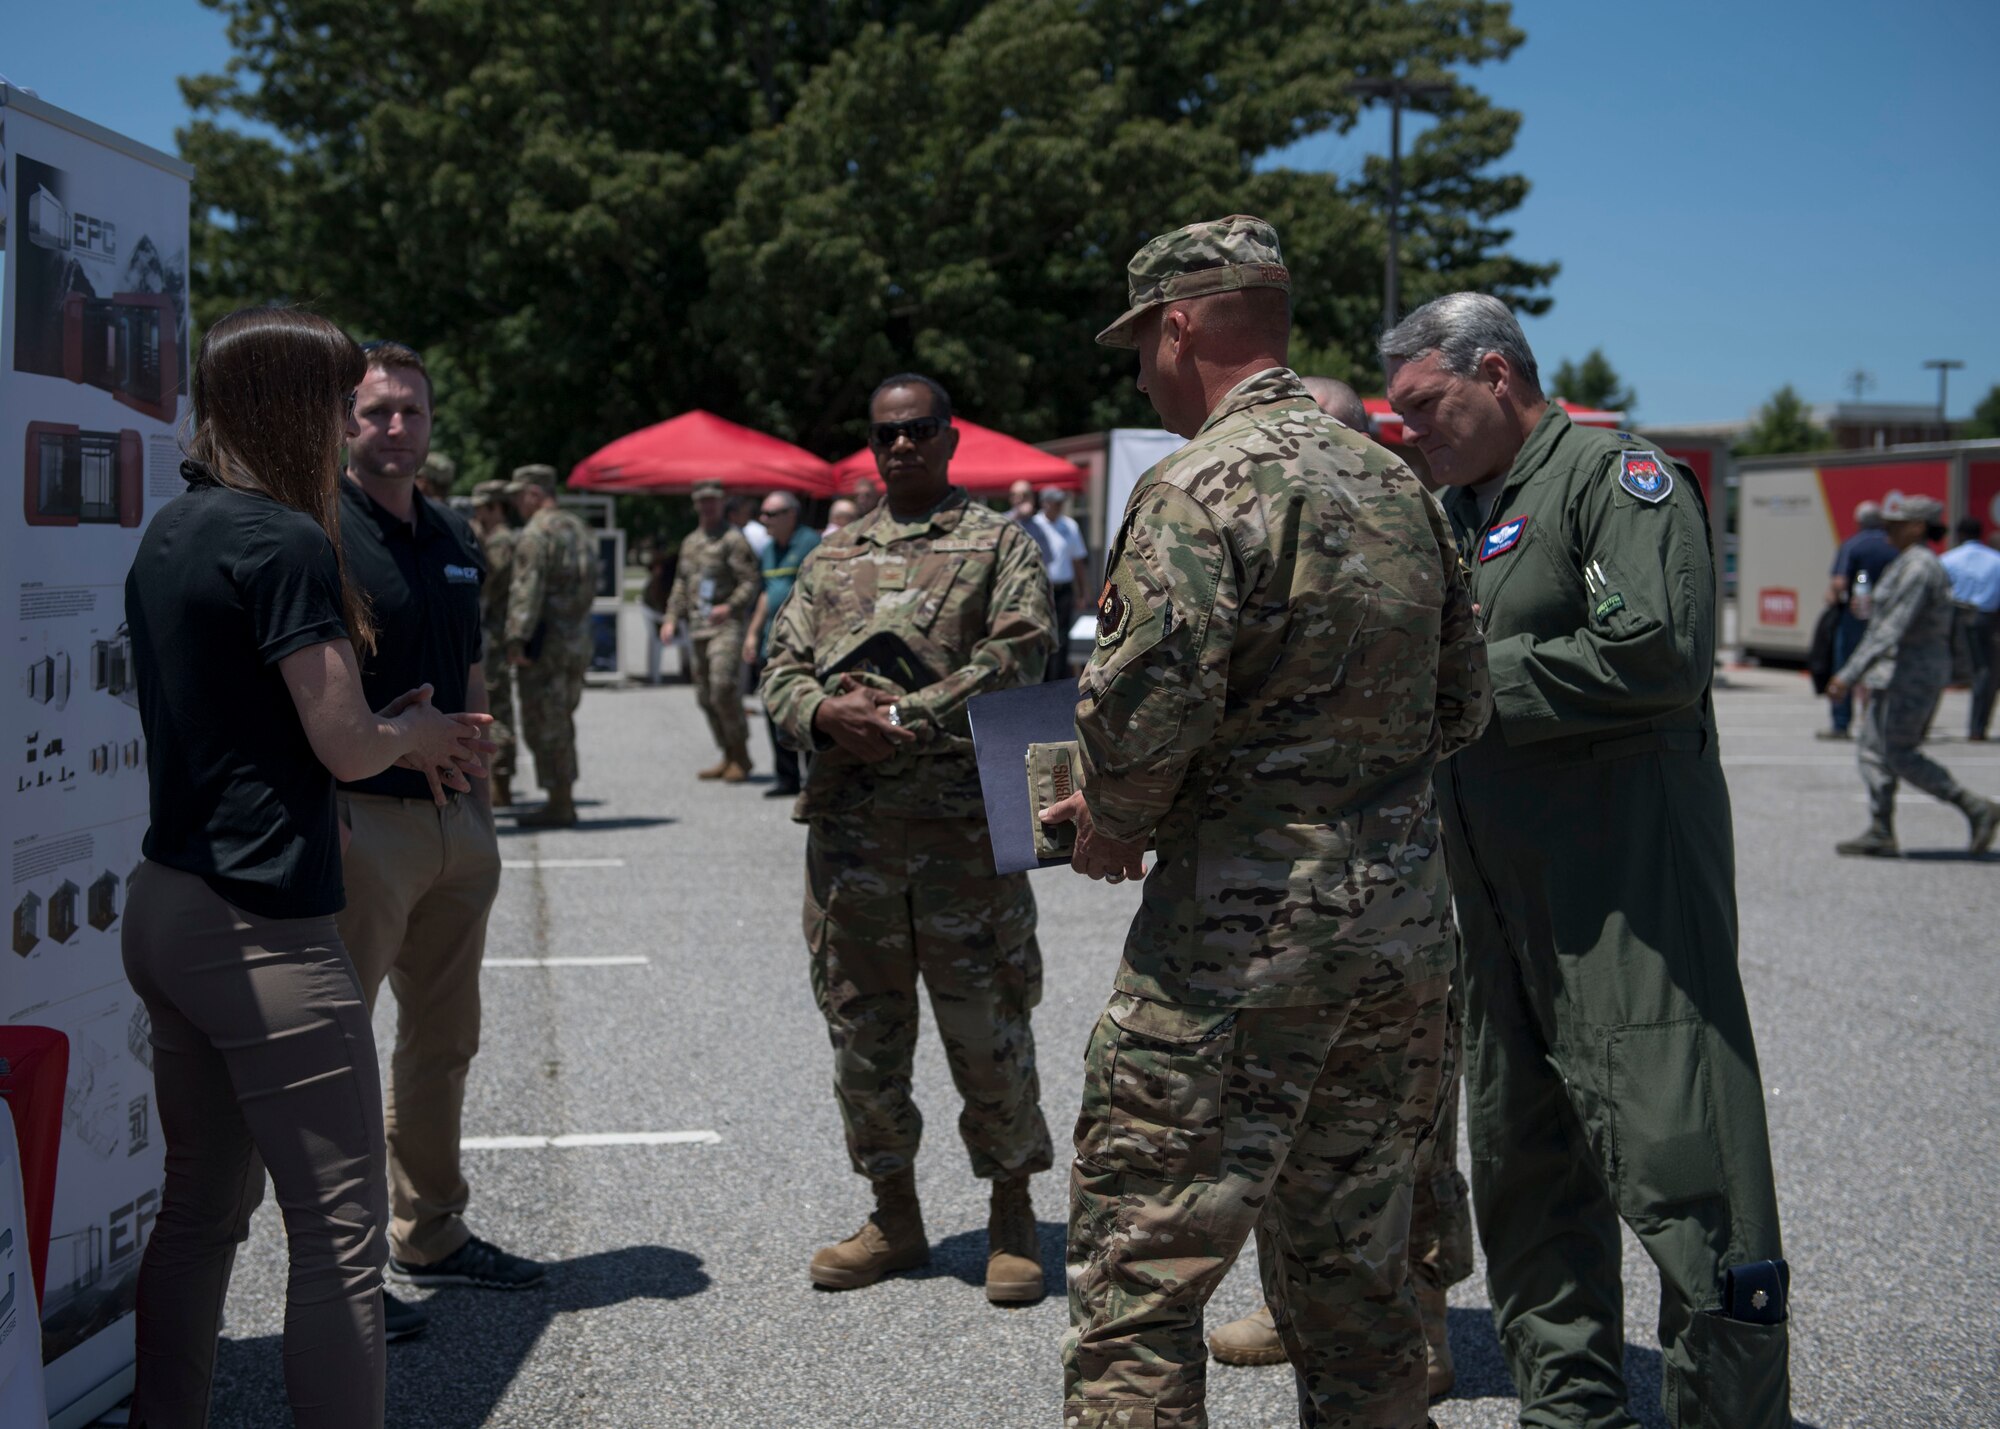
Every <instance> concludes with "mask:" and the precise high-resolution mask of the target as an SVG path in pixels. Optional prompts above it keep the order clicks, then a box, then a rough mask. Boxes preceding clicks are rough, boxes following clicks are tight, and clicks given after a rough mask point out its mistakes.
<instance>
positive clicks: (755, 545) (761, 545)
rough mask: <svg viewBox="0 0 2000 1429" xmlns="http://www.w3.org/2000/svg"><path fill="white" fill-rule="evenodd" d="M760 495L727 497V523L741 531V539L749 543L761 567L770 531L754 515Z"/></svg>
mask: <svg viewBox="0 0 2000 1429" xmlns="http://www.w3.org/2000/svg"><path fill="white" fill-rule="evenodd" d="M761 499H762V498H761V497H756V496H732V497H730V498H729V524H730V525H732V526H734V527H735V528H736V529H737V530H739V531H741V532H742V533H743V539H744V540H746V541H748V542H749V543H750V549H751V550H752V551H753V552H755V553H756V556H757V565H758V567H759V568H760V569H761V568H762V567H763V564H764V557H765V555H766V554H768V553H769V551H770V549H771V533H770V531H769V530H768V529H766V527H765V525H764V523H763V522H762V521H759V520H758V519H757V516H756V511H757V503H758V502H759V501H760V500H761Z"/></svg>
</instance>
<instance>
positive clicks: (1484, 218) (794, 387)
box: [181, 0, 1555, 480]
mask: <svg viewBox="0 0 2000 1429" xmlns="http://www.w3.org/2000/svg"><path fill="white" fill-rule="evenodd" d="M203 3H205V4H208V5H210V6H211V7H212V8H215V9H218V10H221V11H223V12H224V13H225V14H226V15H227V16H228V20H229V25H228V28H229V37H230V41H231V45H232V47H233V49H234V51H235V53H234V55H233V57H232V59H231V60H230V62H229V65H228V67H227V72H226V73H225V74H222V75H210V76H203V77H199V78H194V79H189V80H184V81H183V89H184V91H185V92H186V94H187V97H188V99H189V101H190V103H191V104H192V105H193V106H194V107H195V109H196V112H197V118H196V119H195V121H194V122H193V123H191V124H190V125H189V126H188V127H187V128H186V129H184V130H183V131H182V133H181V147H182V152H183V153H184V155H185V156H186V157H187V158H188V159H189V160H190V161H191V162H193V163H194V164H195V165H196V167H197V171H198V172H197V179H196V201H197V213H198V222H197V232H196V238H195V256H196V263H197V268H198V272H197V274H196V276H195V293H196V297H197V305H198V315H199V316H201V317H203V318H212V317H213V316H215V315H217V314H219V313H221V312H223V311H227V310H228V309H230V308H232V307H235V306H239V305H241V304H243V303H245V302H253V301H264V300H269V299H272V298H290V299H297V300H302V301H308V302H311V303H313V304H315V305H316V306H318V307H320V308H321V309H322V310H323V311H326V312H327V313H329V315H331V316H333V317H335V318H336V319H338V320H340V321H341V322H343V323H346V324H347V325H349V326H350V327H351V328H352V329H354V330H355V331H356V332H357V333H359V334H361V335H364V336H385V337H394V338H397V339H399V340H402V341H405V342H409V343H412V344H414V345H417V346H419V347H421V348H423V349H424V350H425V351H426V352H427V353H428V354H432V355H433V356H434V361H435V365H436V366H437V368H438V370H439V372H440V381H439V384H438V387H439V411H438V440H439V442H440V444H441V445H448V446H449V449H450V450H451V451H452V452H453V453H454V455H456V456H458V458H459V465H460V471H461V473H462V475H463V476H464V477H465V478H466V479H467V480H476V479H479V478H481V477H483V476H487V475H490V474H492V473H493V472H495V471H503V470H505V469H506V468H508V467H511V466H512V465H513V464H515V463H517V462H521V461H531V460H542V461H551V462H554V463H555V464H556V465H557V466H558V468H559V469H561V468H563V467H566V466H567V464H569V463H571V462H573V461H575V460H576V459H578V458H579V457H581V456H583V455H586V454H587V453H588V452H589V451H591V450H593V449H594V448H595V447H596V446H598V445H599V444H601V443H602V442H603V441H606V440H608V439H610V438H611V437H613V436H616V435H618V434H620V433H622V432H625V431H629V430H631V429H633V428H636V427H639V426H642V425H645V424H647V423H649V422H654V421H658V420H661V419H662V418H664V417H666V416H669V415H672V414H673V413H675V412H678V411H682V410H686V409H687V408H690V407H697V406H699V407H706V408H709V409H711V410H713V411H716V412H719V413H721V414H723V415H725V416H728V417H731V418H734V419H736V420H740V421H745V422H748V423H750V424H752V425H755V426H758V427H761V428H763V429H765V430H769V431H773V432H776V433H778V434H780V435H783V436H786V437H788V438H790V439H792V440H795V441H799V442H802V443H803V444H805V445H807V446H809V447H811V448H812V449H814V450H816V451H818V452H820V453H822V454H823V455H827V456H840V455H845V454H846V453H847V452H848V451H851V450H853V449H854V448H855V447H856V446H858V445H859V444H860V440H861V435H862V429H863V426H864V424H865V413H864V411H863V406H864V403H865V399H866V397H867V394H868V392H869V390H870V388H871V387H872V386H873V383H874V381H875V379H876V378H877V377H878V376H879V375H880V374H882V373H884V372H888V371H893V370H895V369H897V368H902V367H916V368H920V369H923V370H927V371H930V372H932V373H934V374H935V375H936V376H938V377H939V378H940V379H941V380H943V381H944V382H945V383H946V384H947V386H949V387H950V388H951V389H952V390H953V393H954V397H955V399H956V400H957V402H958V405H959V406H960V407H961V408H962V409H963V410H964V411H965V413H966V414H967V415H968V416H971V417H974V418H977V419H979V420H982V421H988V422H991V423H993V424H995V425H998V426H1001V427H1004V428H1006V429H1007V430H1009V431H1011V432H1014V433H1016V434H1018V435H1021V436H1024V437H1028V438H1030V439H1041V438H1047V437H1052V436H1057V435H1062V434H1065V433H1069V432H1076V431H1082V430H1090V429H1092V428H1096V427H1101V426H1104V425H1108V424H1110V423H1113V422H1121V421H1122V422H1131V421H1144V422H1150V421H1151V413H1150V409H1149V408H1148V406H1147V404H1146V401H1145V398H1144V397H1143V395H1141V394H1140V393H1139V392H1137V391H1136V389H1135V387H1134V384H1133V381H1132V377H1133V368H1132V362H1131V359H1130V357H1129V356H1127V355H1124V354H1118V353H1111V352H1107V351H1105V350H1103V349H1100V348H1097V347H1095V346H1094V345H1093V344H1092V342H1091V337H1092V335H1093V334H1094V333H1095V332H1096V331H1097V330H1098V328H1100V327H1101V326H1103V325H1104V323H1106V322H1108V321H1109V320H1110V319H1111V318H1112V317H1113V316H1115V315H1116V314H1117V313H1118V311H1119V310H1120V309H1121V308H1122V306H1123V296H1124V291H1125V282H1124V264H1125V261H1126V259H1127V258H1128V257H1129V256H1130V255H1131V253H1132V251H1133V250H1134V249H1136V248H1137V247H1138V246H1139V245H1140V244H1141V243H1143V242H1144V241H1145V240H1146V239H1147V238H1148V237H1150V236H1152V235H1153V234H1155V233H1157V232H1161V231H1164V230H1166V229H1169V228H1172V227H1175V226H1177V225H1178V224H1180V223H1182V222H1185V221H1187V220H1189V219H1191V218H1195V217H1200V216H1209V215H1215V214H1221V213H1229V212H1232V211H1242V212H1254V213H1260V214H1263V215H1264V216H1266V217H1268V218H1270V219H1271V220H1272V221H1273V223H1275V224H1276V225H1277V227H1278V230H1279V233H1280V235H1281V236H1282V239H1283V242H1284V244H1285V249H1286V257H1287V261H1288V263H1289V265H1290V266H1291V268H1292V271H1293V275H1294V284H1295V318H1296V323H1297V327H1298V334H1299V339H1300V344H1301V348H1302V350H1303V351H1307V352H1310V353H1312V354H1313V355H1314V357H1315V359H1318V360H1326V361H1329V362H1335V361H1337V362H1339V363H1342V364H1344V365H1345V366H1346V367H1347V368H1348V369H1350V370H1353V371H1365V372H1372V371H1374V370H1375V369H1376V360H1375V356H1374V352H1373V347H1372V344H1373V338H1374V335H1375V332H1376V331H1377V329H1378V327H1379V323H1380V316H1381V314H1380V307H1379V303H1380V300H1379V297H1378V293H1379V287H1380V279H1379V275H1380V272H1381V266H1382V257H1383V242H1384V237H1383V234H1384V225H1383V219H1382V210H1381V194H1380V186H1381V177H1382V176H1381V172H1380V167H1379V166H1376V165H1370V166H1369V168H1368V170H1367V172H1366V173H1365V174H1364V176H1363V177H1362V179H1361V180H1360V181H1359V182H1357V183H1355V184H1353V185H1351V186H1343V185H1342V184H1341V183H1340V182H1339V181H1337V180H1335V179H1333V178H1330V177H1329V176H1327V175H1324V174H1308V173H1299V172H1293V171H1287V170H1283V169H1278V170H1270V169H1260V168H1259V160H1260V159H1261V158H1262V157H1263V156H1266V155H1268V154H1269V153H1271V152H1272V151H1273V150H1275V149H1278V148H1280V147H1282V146H1284V145H1286V144H1288V143H1290V142H1292V141H1293V140H1295V139H1297V138H1300V137H1303V136H1306V135H1310V134H1313V133H1316V132H1319V131H1322V130H1326V129H1336V130H1345V129H1347V128H1349V127H1351V126H1352V125H1353V124H1354V123H1355V121H1356V118H1357V116H1358V114H1359V112H1360V107H1359V102H1358V101H1357V100H1356V98H1355V97H1354V96H1353V95H1352V94H1351V93H1350V92H1349V91H1348V89H1347V87H1346V76H1349V75H1353V74H1370V73H1385V72H1388V71H1390V70H1391V69H1392V68H1393V69H1395V70H1397V71H1398V72H1409V73H1412V74H1422V75H1424V76H1432V77H1434V76H1441V75H1445V74H1447V73H1449V71H1450V67H1453V66H1468V65H1477V64H1480V63H1484V62H1488V61H1492V60H1497V59H1500V58H1503V57H1504V56H1505V55H1506V54H1507V53H1508V52H1509V51H1511V50H1512V49H1513V48H1514V46H1515V45H1517V44H1519V43H1520V41H1521V39H1522V35H1521V32H1520V31H1519V30H1517V29H1515V28H1514V27H1513V26H1512V25H1511V23H1510V22H1509V20H1508V8H1509V7H1508V6H1507V5H1505V4H1501V3H1493V0H1298V3H1294V4H1291V5H1285V6H1275V5H1254V6H1244V5H1187V4H1183V3H1172V4H1169V3H1160V0H1151V3H1147V2H1146V0H1093V3H1090V4H1083V5H1080V4H1078V3H1076V0H990V3H980V0H811V3H806V0H789V3H787V0H774V3H761V0H760V3H749V0H658V3H654V4H650V5H614V4H609V3H594V4H585V5H572V6H548V5H546V4H545V3H542V0H482V3H480V4H476V5H474V4H456V3H452V4H447V3H437V4H424V5H410V4H408V3H406V0H349V3H345V4H342V5H340V6H334V5H332V4H330V3H326V0H203ZM1432 107H1433V109H1434V112H1435V113H1436V115H1437V123H1436V124H1435V125H1434V126H1432V127H1431V128H1430V129H1429V130H1428V132H1426V133H1425V134H1423V135H1422V136H1421V137H1420V138H1419V139H1418V141H1417V142H1416V143H1415V144H1414V145H1413V146H1412V149H1411V153H1410V155H1409V156H1408V158H1407V159H1406V162H1405V176H1406V191H1407V202H1408V205H1409V208H1408V226H1407V232H1406V239H1405V242H1406V245H1407V246H1406V250H1405V252H1406V260H1407V262H1408V266H1409V279H1408V282H1407V288H1408V291H1409V293H1410V296H1411V299H1412V300H1413V301H1421V300H1423V299H1424V298H1426V297H1429V296H1432V295H1434V294H1435V293H1436V292H1442V291H1446V290H1448V289H1451V288H1457V287H1480V288H1483V289H1485V290H1487V291H1494V292H1498V293H1500V294H1501V295H1502V296H1503V297H1505V298H1506V299H1507V300H1508V301H1509V302H1511V303H1513V304H1514V305H1515V306H1516V307H1518V308H1520V309H1522V310H1523V311H1527V312H1539V311H1541V310H1542V309H1544V308H1546V307H1547V305H1548V299H1547V298H1546V296H1544V295H1543V294H1542V291H1541V290H1542V289H1543V288H1545V287H1546V285H1547V283H1548V282H1549V280H1550V278H1551V277H1552V276H1553V275H1554V273H1555V268H1554V266H1553V265H1550V264H1535V263H1530V262H1526V261H1524V260H1521V259H1518V258H1515V257H1512V256H1510V255H1508V254H1507V253H1506V252H1505V251H1504V250H1505V247H1506V245H1507V244H1508V243H1509V242H1510V241H1511V238H1512V235H1511V233H1510V232H1509V231H1508V230H1507V229H1505V228H1504V227H1501V226H1499V223H1498V221H1499V219H1500V218H1501V217H1502V216H1503V215H1505V214H1506V213H1507V212H1509V211H1510V210H1511V209H1513V208H1514V207H1515V206H1516V205H1518V204H1519V202H1520V201H1521V198H1522V196H1523V195H1524V194H1525V192H1526V187H1527V185H1526V181H1525V180H1524V179H1521V178H1520V177H1518V176H1514V175H1507V174H1498V173H1494V172H1491V170H1492V169H1493V167H1494V165H1495V164H1496V163H1497V161H1499V160H1501V159H1502V158H1504V156H1505V155H1506V153H1507V151H1508V149H1509V148H1510V147H1511V145H1512V142H1513V137H1514V132H1515V128H1516V126H1517V125H1518V116H1517V115H1514V114H1513V113H1511V112H1509V111H1505V110H1500V109H1495V108H1493V107H1492V106H1491V105H1490V104H1488V103H1487V102H1486V100H1485V99H1484V98H1483V96H1481V95H1480V94H1478V93H1477V91H1475V90H1474V89H1472V88H1471V87H1470V86H1469V85H1466V84H1464V83H1462V82H1461V83H1459V84H1458V85H1457V86H1456V88H1455V89H1454V91H1453V92H1452V93H1451V94H1449V95H1447V96H1445V97H1444V98H1443V99H1442V100H1440V101H1437V102H1435V103H1434V104H1433V106H1432ZM225 120H247V121H250V122H251V123H252V124H253V125H255V126H257V131H256V132H254V133H245V132H241V131H240V130H238V129H236V128H233V127H230V125H229V124H228V123H225V122H224V121H225Z"/></svg>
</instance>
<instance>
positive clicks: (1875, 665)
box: [1826, 495, 2000, 858]
mask: <svg viewBox="0 0 2000 1429" xmlns="http://www.w3.org/2000/svg"><path fill="white" fill-rule="evenodd" d="M1943 523H1944V506H1943V505H1942V504H1941V503H1940V502H1938V501H1937V500H1935V499H1934V498H1932V497H1929V496H1901V495H1896V496H1891V497H1890V498H1889V500H1888V501H1887V502H1885V503H1884V504H1883V508H1882V527H1883V530H1884V531H1885V532H1887V534H1888V537H1889V539H1890V540H1891V541H1893V542H1894V543H1895V545H1896V548H1897V550H1898V551H1899V552H1900V554H1899V555H1898V556H1897V557H1896V559H1895V560H1893V561H1891V562H1890V563H1889V567H1888V569H1887V570H1885V571H1883V572H1882V581H1881V584H1880V585H1878V586H1877V587H1876V588H1875V606H1874V614H1873V615H1872V616H1870V618H1869V621H1868V633H1867V634H1866V635H1864V636H1863V637H1862V639H1861V643H1860V644H1859V645H1858V646H1856V647H1855V650H1854V654H1853V655H1851V656H1849V657H1848V661H1847V663H1846V664H1845V665H1843V666H1841V667H1840V670H1839V671H1838V672H1837V673H1836V674H1835V675H1834V677H1833V679H1832V681H1830V682H1829V683H1828V685H1827V689H1826V692H1827V695H1828V696H1829V697H1830V698H1832V699H1835V700H1838V699H1840V698H1842V697H1843V696H1845V695H1846V694H1847V692H1848V691H1849V690H1851V689H1853V688H1854V686H1855V685H1857V684H1865V685H1867V686H1868V688H1869V689H1870V690H1872V691H1873V692H1874V693H1873V694H1872V696H1871V697H1870V699H1869V701H1868V717H1867V722H1866V723H1865V724H1864V725H1863V726H1862V729H1861V739H1860V743H1859V747H1858V748H1857V750H1856V754H1857V755H1858V757H1859V759H1860V761H1861V782H1862V783H1863V784H1865V785H1866V786H1867V787H1868V809H1869V813H1870V815H1871V817H1870V819H1869V823H1868V829H1867V831H1866V832H1865V833H1863V834H1862V835H1861V836H1860V837H1859V838H1854V839H1849V840H1847V841H1846V842H1845V843H1842V844H1837V845H1835V847H1836V849H1837V850H1838V851H1839V852H1840V853H1843V854H1846V855H1848V856H1850V857H1856V856H1860V857H1875V858H1895V857H1897V856H1898V855H1899V854H1900V852H1901V849H1900V848H1899V847H1898V846H1897V843H1896V781H1897V780H1898V779H1907V780H1908V781H1909V782H1910V783H1912V784H1914V785H1916V786H1917V787H1918V788H1919V789H1921V790H1923V791H1924V792H1925V793H1926V794H1929V795H1931V796H1932V797H1933V798H1937V799H1942V800H1944V802H1945V803H1947V804H1950V805H1951V806H1952V807H1954V808H1956V809H1957V810H1959V811H1960V812H1961V813H1963V814H1964V815H1965V817H1966V818H1967V820H1969V821H1970V822H1971V824H1972V845H1971V847H1972V852H1973V853H1975V854H1981V853H1985V852H1986V850H1987V849H1989V848H1991V847H1992V846H1993V835H1994V832H1995V830H1996V829H2000V805H1995V804H1994V802H1993V801H1992V800H1991V799H1982V798H1981V797H1980V796H1979V795H1977V794H1975V793H1973V792H1972V791H1971V790H1969V789H1965V788H1963V787H1961V786H1960V785H1959V783H1958V781H1957V780H1956V779H1954V778H1952V777H1951V771H1950V770H1948V769H1946V768H1945V767H1944V766H1943V765H1941V764H1939V763H1937V762H1936V761H1935V760H1933V759H1930V758H1929V757H1927V756H1926V755H1925V754H1924V752H1923V750H1922V748H1921V747H1920V746H1921V745H1922V744H1923V742H1924V736H1925V734H1926V733H1927V732H1928V731H1929V729H1930V724H1931V716H1932V715H1934V714H1936V713H1937V706H1938V700H1939V698H1940V697H1941V696H1942V695H1943V694H1944V687H1945V686H1946V685H1947V684H1949V683H1950V682H1951V616H1952V603H1951V578H1950V576H1948V575H1947V574H1946V573H1945V568H1944V563H1943V562H1942V561H1940V560H1938V558H1937V556H1936V555H1935V554H1934V553H1933V552H1932V551H1931V548H1930V547H1929V546H1927V545H1925V544H1924V541H1925V539H1926V538H1928V539H1930V540H1933V541H1937V540H1942V539H1943V538H1944V524H1943Z"/></svg>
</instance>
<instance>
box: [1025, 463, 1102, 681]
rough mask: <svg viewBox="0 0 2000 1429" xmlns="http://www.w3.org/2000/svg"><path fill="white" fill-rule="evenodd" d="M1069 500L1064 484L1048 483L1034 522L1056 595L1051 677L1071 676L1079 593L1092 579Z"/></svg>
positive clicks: (1081, 535) (1086, 551) (1088, 562)
mask: <svg viewBox="0 0 2000 1429" xmlns="http://www.w3.org/2000/svg"><path fill="white" fill-rule="evenodd" d="M1068 501H1069V493H1068V492H1066V491H1064V490H1063V489H1062V488H1061V487H1058V486H1050V487H1045V488H1044V489H1043V491H1042V509H1041V511H1040V512H1039V513H1038V514H1037V515H1036V517H1035V522H1034V525H1035V530H1036V531H1037V532H1038V533H1039V535H1040V540H1039V541H1038V542H1037V544H1039V545H1040V546H1041V548H1042V560H1043V561H1044V562H1045V563H1046V564H1047V566H1048V571H1049V590H1050V592H1051V594H1053V595H1054V597H1055V607H1056V633H1057V638H1056V653H1055V658H1054V659H1052V660H1050V661H1049V672H1048V675H1047V678H1048V679H1051V680H1066V679H1068V678H1069V628H1070V626H1072V625H1074V624H1075V623H1076V593H1077V592H1078V591H1079V590H1082V589H1083V587H1084V584H1085V583H1086V582H1087V581H1089V579H1090V571H1089V565H1090V548H1089V547H1088V546H1086V545H1085V544H1084V543H1083V532H1082V531H1081V530H1080V529H1079V528H1078V526H1077V524H1076V522H1075V521H1074V520H1072V519H1071V518H1070V517H1068V516H1065V515H1064V514H1063V507H1064V506H1065V505H1066V504H1067V503H1068Z"/></svg>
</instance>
